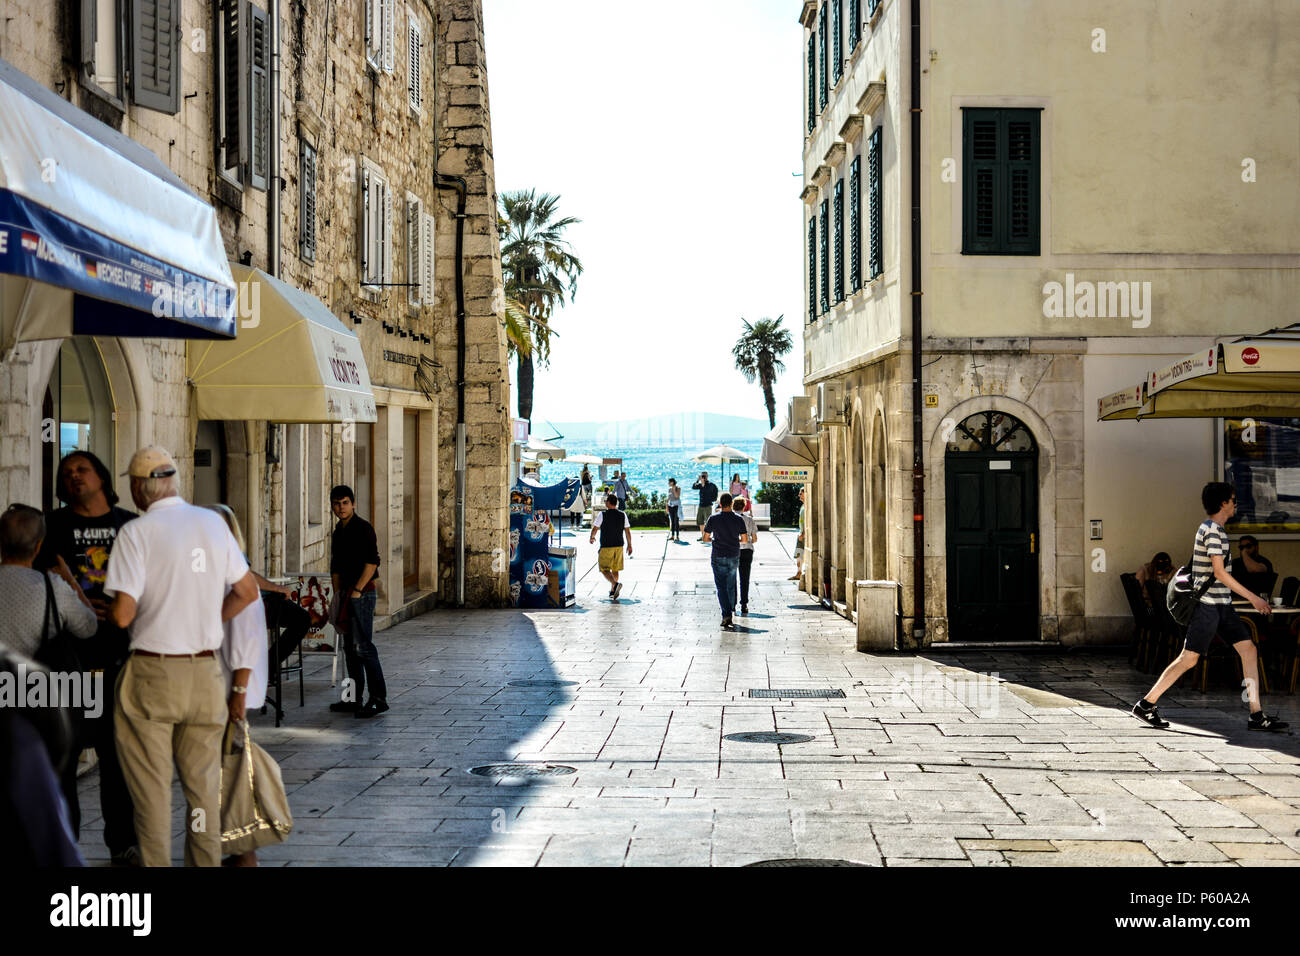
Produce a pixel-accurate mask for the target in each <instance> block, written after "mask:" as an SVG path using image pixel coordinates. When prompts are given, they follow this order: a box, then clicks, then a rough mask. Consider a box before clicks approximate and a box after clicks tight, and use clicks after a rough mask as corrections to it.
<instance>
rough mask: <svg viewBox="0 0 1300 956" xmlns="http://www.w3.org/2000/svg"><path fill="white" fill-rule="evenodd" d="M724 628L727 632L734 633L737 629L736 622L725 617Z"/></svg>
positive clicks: (723, 620)
mask: <svg viewBox="0 0 1300 956" xmlns="http://www.w3.org/2000/svg"><path fill="white" fill-rule="evenodd" d="M722 627H723V628H724V629H725V630H728V631H734V630H735V629H736V622H735V621H733V620H732V619H731V618H729V617H724V618H723V619H722Z"/></svg>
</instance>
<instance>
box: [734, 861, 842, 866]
mask: <svg viewBox="0 0 1300 956" xmlns="http://www.w3.org/2000/svg"><path fill="white" fill-rule="evenodd" d="M866 865H867V864H865V863H855V862H854V861H852V860H759V861H758V862H757V863H746V864H745V866H747V867H748V866H866Z"/></svg>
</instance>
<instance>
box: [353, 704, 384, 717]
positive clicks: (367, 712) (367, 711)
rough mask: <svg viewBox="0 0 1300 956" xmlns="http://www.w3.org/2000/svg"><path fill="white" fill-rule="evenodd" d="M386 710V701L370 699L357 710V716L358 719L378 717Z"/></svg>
mask: <svg viewBox="0 0 1300 956" xmlns="http://www.w3.org/2000/svg"><path fill="white" fill-rule="evenodd" d="M386 710H388V704H387V702H385V701H382V700H372V701H369V702H367V704H366V706H364V707H362V708H361V709H360V710H358V711H357V717H358V718H359V719H367V718H370V717H378V716H379V715H380V714H382V713H383V712H384V711H386Z"/></svg>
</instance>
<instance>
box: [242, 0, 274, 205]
mask: <svg viewBox="0 0 1300 956" xmlns="http://www.w3.org/2000/svg"><path fill="white" fill-rule="evenodd" d="M247 11H248V180H247V184H248V185H250V186H252V187H253V188H254V189H266V184H267V182H268V181H269V180H270V176H271V143H270V138H271V79H270V77H271V30H270V26H269V24H268V21H267V17H266V11H265V10H263V9H262V8H261V7H258V6H254V5H253V4H248V7H247Z"/></svg>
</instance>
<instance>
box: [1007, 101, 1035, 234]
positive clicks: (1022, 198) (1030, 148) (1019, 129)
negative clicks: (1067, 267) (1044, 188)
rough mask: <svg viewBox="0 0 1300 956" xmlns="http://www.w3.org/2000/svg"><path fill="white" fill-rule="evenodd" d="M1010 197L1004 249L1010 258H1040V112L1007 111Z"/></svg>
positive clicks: (1008, 187)
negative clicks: (1018, 256)
mask: <svg viewBox="0 0 1300 956" xmlns="http://www.w3.org/2000/svg"><path fill="white" fill-rule="evenodd" d="M1003 113H1004V122H1003V124H1002V130H1001V131H1000V132H1001V133H1002V135H1003V136H1004V137H1005V142H1006V157H1007V175H1006V183H1007V196H1006V200H1005V207H1004V208H1005V215H1006V237H1005V240H1004V243H1005V244H1004V249H1005V251H1006V252H1007V253H1009V254H1011V255H1028V256H1036V255H1038V193H1039V190H1038V174H1039V159H1038V154H1039V130H1038V126H1039V112H1038V110H1004V111H1003Z"/></svg>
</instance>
